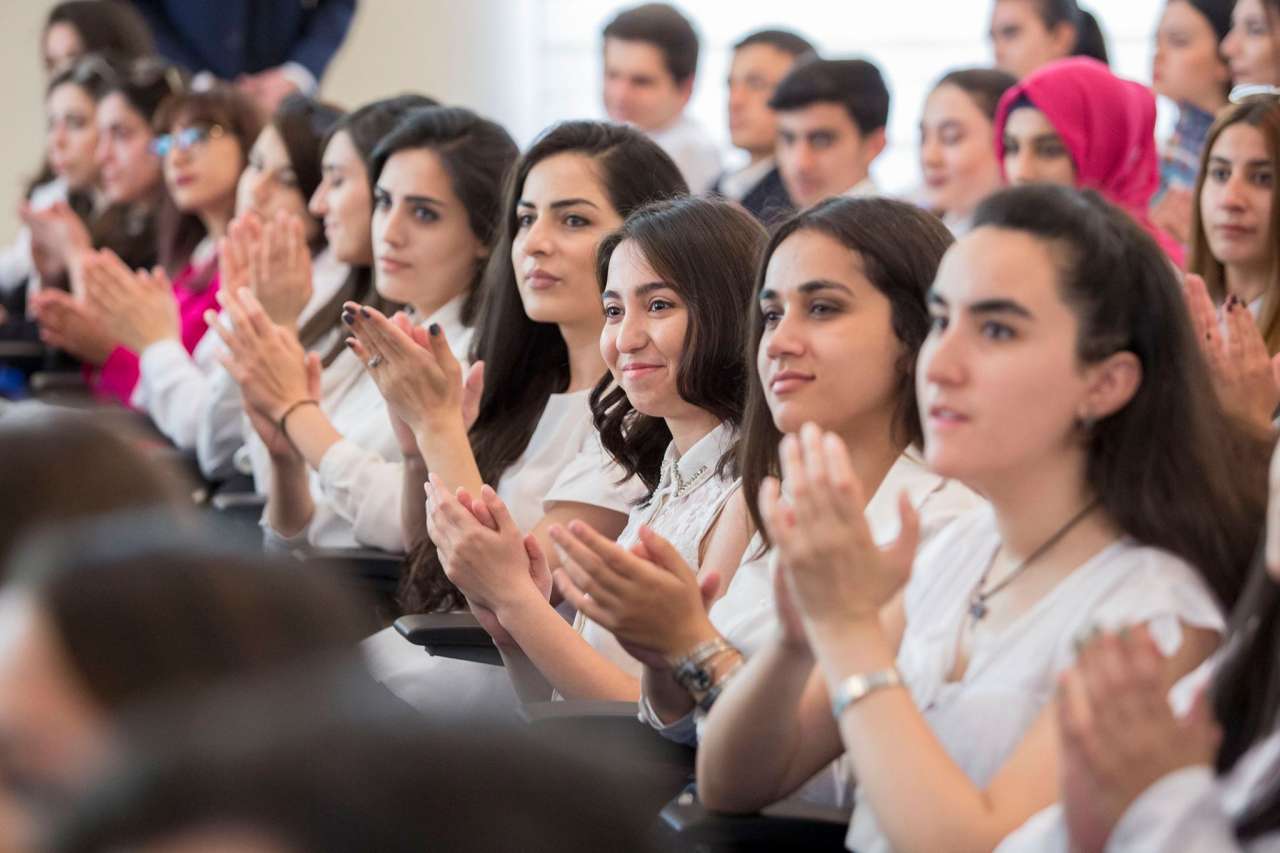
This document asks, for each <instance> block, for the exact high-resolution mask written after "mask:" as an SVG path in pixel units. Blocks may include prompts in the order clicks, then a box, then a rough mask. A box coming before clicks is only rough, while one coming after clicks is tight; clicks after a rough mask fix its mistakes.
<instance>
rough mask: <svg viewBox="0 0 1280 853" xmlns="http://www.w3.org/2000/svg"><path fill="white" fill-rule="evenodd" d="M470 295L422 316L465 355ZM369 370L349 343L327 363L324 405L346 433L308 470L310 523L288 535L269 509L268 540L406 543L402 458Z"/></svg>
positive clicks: (261, 461)
mask: <svg viewBox="0 0 1280 853" xmlns="http://www.w3.org/2000/svg"><path fill="white" fill-rule="evenodd" d="M465 299H466V295H465V294H463V295H460V296H458V297H456V298H454V299H453V300H452V301H450V302H448V303H447V304H445V305H444V306H443V307H442V308H440V310H438V311H436V312H435V313H434V314H432V315H431V316H430V317H427V318H426V319H424V320H423V321H422V323H421V324H420V325H423V326H428V325H430V324H432V323H437V324H439V326H440V329H441V331H442V332H443V334H444V336H445V340H446V341H448V343H449V348H450V349H451V350H452V351H453V353H454V355H455V356H457V357H458V358H459V359H465V358H466V357H467V352H468V350H469V349H470V347H471V335H472V330H471V327H469V326H464V325H463V324H462V304H463V301H464V300H465ZM366 371H367V368H366V367H365V365H363V364H362V363H361V362H360V359H359V358H357V357H356V354H355V353H354V352H352V351H351V350H349V349H348V350H345V351H344V352H343V353H342V354H341V355H339V356H338V357H337V358H336V359H334V362H333V364H331V365H329V368H328V369H327V370H325V371H324V374H323V376H322V378H321V383H322V384H321V401H320V409H321V411H323V412H324V413H325V415H326V416H328V418H329V422H330V423H332V424H333V428H334V429H335V430H337V432H338V434H339V435H341V436H342V439H341V440H340V441H337V442H335V443H334V444H333V446H332V447H330V448H329V449H328V450H327V451H325V454H324V456H323V457H322V458H321V460H320V466H319V468H318V469H316V470H313V471H310V472H308V477H309V480H310V486H311V499H312V500H313V501H314V502H315V513H314V514H313V515H312V516H311V522H310V523H309V524H308V525H307V528H306V530H305V531H303V532H301V533H299V534H298V535H296V536H293V537H283V536H281V535H280V534H279V533H277V532H276V531H274V530H272V529H271V528H270V526H269V525H268V524H267V522H266V516H265V514H264V516H263V520H262V525H263V529H264V531H265V533H266V537H267V541H268V543H269V544H271V545H273V546H275V547H285V548H291V547H298V546H302V545H304V544H310V545H311V546H312V547H315V548H342V549H348V548H379V549H381V550H383V551H391V552H403V551H404V539H403V534H402V531H401V525H400V496H401V493H402V491H403V489H404V458H403V456H402V455H401V453H400V444H399V442H398V441H397V440H396V436H395V432H394V431H393V430H392V429H391V421H390V420H389V419H388V416H387V405H386V402H385V401H384V400H383V399H382V394H381V392H379V391H378V386H377V384H376V383H375V382H374V381H373V379H372V378H370V377H369V376H368V374H367V372H366ZM246 435H247V436H248V437H249V440H248V441H247V442H246V446H247V447H248V448H249V451H250V456H251V458H252V461H253V476H254V482H255V484H256V488H257V489H258V491H259V492H266V491H267V490H268V489H267V483H268V482H269V472H270V470H271V461H270V457H269V456H268V455H267V451H266V447H265V446H264V445H263V444H262V440H261V439H260V438H259V437H258V436H257V435H256V434H253V432H252V429H249V430H248V432H246Z"/></svg>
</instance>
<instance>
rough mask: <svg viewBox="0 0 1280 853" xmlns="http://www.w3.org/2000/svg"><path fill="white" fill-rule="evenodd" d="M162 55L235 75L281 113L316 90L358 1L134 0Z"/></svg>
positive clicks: (262, 101) (229, 76)
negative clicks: (292, 98) (296, 96)
mask: <svg viewBox="0 0 1280 853" xmlns="http://www.w3.org/2000/svg"><path fill="white" fill-rule="evenodd" d="M133 4H134V6H136V7H137V9H138V11H139V12H141V13H142V15H143V17H145V18H146V19H147V23H148V24H150V26H151V32H152V34H153V35H154V37H155V41H156V48H157V49H158V51H159V52H160V54H161V55H162V56H164V57H165V58H166V59H168V60H170V61H171V62H174V63H176V64H178V65H180V66H183V67H184V68H187V69H188V70H190V71H191V72H192V73H193V74H197V75H199V74H200V73H201V72H205V73H208V74H211V75H213V76H214V77H219V78H221V79H223V80H233V81H235V83H236V85H238V86H240V87H241V88H242V89H244V90H245V91H246V92H248V93H249V94H250V95H252V96H253V97H254V98H255V100H257V101H258V103H259V104H261V105H262V107H263V109H264V110H266V111H267V112H273V111H274V110H275V108H276V106H278V105H279V103H280V101H282V100H284V98H285V97H286V96H287V95H289V94H291V93H293V92H299V91H300V92H303V93H306V94H310V93H311V92H313V91H315V88H316V86H317V85H318V84H319V82H320V78H321V77H323V76H324V71H325V68H327V67H328V65H329V61H330V60H331V59H332V58H333V55H334V54H335V53H336V52H337V50H338V48H339V47H340V46H341V45H342V41H343V39H344V38H346V35H347V29H348V28H349V27H350V26H351V19H352V17H353V16H354V15H355V9H356V0H212V2H192V0H133Z"/></svg>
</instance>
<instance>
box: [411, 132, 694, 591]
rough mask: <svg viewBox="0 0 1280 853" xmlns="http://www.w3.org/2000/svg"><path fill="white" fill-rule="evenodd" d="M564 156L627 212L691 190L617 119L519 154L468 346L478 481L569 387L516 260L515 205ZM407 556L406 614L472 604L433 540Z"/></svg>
mask: <svg viewBox="0 0 1280 853" xmlns="http://www.w3.org/2000/svg"><path fill="white" fill-rule="evenodd" d="M559 154H577V155H582V156H584V157H587V158H589V159H590V160H591V161H592V162H593V163H594V165H595V170H596V173H597V175H598V176H599V179H600V183H601V185H602V187H603V189H604V194H605V196H606V197H607V198H608V199H609V202H610V204H612V205H613V209H614V210H615V211H617V213H618V215H619V216H622V217H624V218H625V217H626V216H629V215H630V214H631V213H632V212H633V211H635V210H637V209H638V208H640V207H642V206H644V205H645V204H648V203H649V202H652V201H659V200H661V199H665V198H670V197H672V196H677V195H684V194H687V193H688V192H689V186H688V184H686V183H685V181H684V178H683V177H681V176H680V170H679V169H677V168H676V165H675V163H673V162H672V161H671V158H670V157H668V156H667V154H666V152H664V151H663V150H662V149H661V148H659V147H658V145H657V143H655V142H653V141H652V140H650V139H649V138H648V137H647V136H644V135H643V134H641V133H640V132H639V131H637V130H633V129H631V128H628V127H624V126H622V125H618V124H607V123H604V122H593V121H570V122H564V123H562V124H557V125H554V126H553V127H551V128H549V129H548V130H546V131H545V132H544V133H543V134H542V135H541V136H540V137H538V139H537V140H535V141H534V143H533V145H532V146H531V147H530V148H529V150H528V151H526V152H525V153H524V154H523V155H522V156H521V157H520V159H519V160H518V161H516V165H515V168H514V169H512V170H511V174H510V176H509V177H508V179H507V185H506V188H505V190H504V193H503V205H502V214H501V221H500V222H499V226H498V228H499V230H498V239H497V243H496V245H495V247H494V250H493V252H491V253H490V255H489V263H488V266H487V268H486V270H485V280H484V284H483V285H482V287H483V289H484V297H483V298H484V301H483V304H482V308H481V311H480V321H479V323H478V325H477V326H476V333H475V343H474V344H473V350H472V360H473V361H475V360H483V361H484V365H485V376H484V378H485V382H484V393H483V395H482V397H481V400H480V413H479V416H478V417H477V418H476V422H475V424H474V425H473V426H472V427H471V432H470V438H471V450H472V452H473V453H474V454H475V458H476V465H477V466H478V467H479V469H480V477H481V479H482V480H483V481H484V482H486V483H488V484H490V485H492V486H494V487H495V488H496V487H497V485H498V483H499V481H500V480H501V479H502V475H503V473H504V472H505V471H506V470H507V469H508V468H509V467H511V466H512V465H513V464H514V463H515V461H516V460H517V459H519V458H520V455H521V454H522V453H524V450H525V448H526V447H528V446H529V440H530V439H531V438H532V437H533V431H534V429H535V428H536V427H537V425H538V419H539V418H540V417H541V416H542V410H543V409H544V408H546V405H547V401H548V400H549V399H550V398H551V395H552V394H558V393H561V392H563V391H564V390H565V389H566V388H568V387H569V349H568V347H567V346H566V345H565V342H564V338H563V337H562V336H561V334H560V329H559V327H557V326H556V325H555V324H554V323H538V322H535V321H534V320H531V319H530V318H529V315H527V314H525V312H524V303H523V301H522V300H521V298H520V286H519V283H518V282H517V281H516V274H515V269H514V267H513V266H512V260H511V245H512V243H513V241H514V240H515V237H516V234H517V233H518V232H519V230H520V225H519V222H518V221H517V214H518V210H517V205H518V202H519V201H520V195H521V193H522V192H524V184H525V179H526V178H528V177H529V172H530V171H532V170H533V168H534V166H536V165H538V164H539V163H541V162H542V161H543V160H547V159H549V158H551V157H555V156H556V155H559ZM407 562H408V570H407V571H406V572H405V573H404V577H403V579H402V582H401V585H400V595H399V599H400V606H401V607H402V608H403V609H404V610H405V611H406V612H408V613H422V612H431V611H442V610H455V609H458V608H460V607H464V606H466V605H465V601H464V600H463V597H462V595H461V593H459V592H458V590H457V589H456V588H455V587H454V586H453V584H452V583H450V582H449V579H448V578H446V577H445V575H444V570H443V569H442V568H441V566H440V560H439V558H438V557H437V555H436V551H435V546H434V545H432V544H431V541H430V540H429V539H424V540H423V541H422V542H420V543H419V544H418V545H417V546H415V547H414V548H413V550H412V551H411V552H410V554H409V558H408V561H407Z"/></svg>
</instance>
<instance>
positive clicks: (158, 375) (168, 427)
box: [129, 243, 347, 467]
mask: <svg viewBox="0 0 1280 853" xmlns="http://www.w3.org/2000/svg"><path fill="white" fill-rule="evenodd" d="M213 251H214V246H213V244H212V243H209V244H208V246H207V247H206V248H205V249H204V252H205V256H206V257H209V258H211V257H212V252H213ZM346 270H347V267H346V265H345V264H340V263H338V262H337V261H336V260H334V259H333V255H332V253H331V252H329V250H327V249H326V250H325V251H324V252H321V253H320V254H319V255H317V256H316V260H315V265H314V267H313V293H312V296H311V300H310V301H309V302H308V303H307V306H306V308H305V309H304V310H303V314H302V322H305V321H306V319H307V318H309V317H310V316H311V314H314V313H315V311H316V310H317V309H318V308H319V307H320V306H321V305H323V304H324V300H326V299H328V297H330V296H332V295H333V294H334V293H336V292H337V289H338V288H339V287H341V286H342V282H343V280H344V279H345V277H346ZM218 322H220V323H223V324H225V325H227V326H229V325H230V320H229V319H228V318H227V317H226V312H225V311H224V312H222V313H220V314H219V315H218ZM226 351H227V348H226V344H224V343H223V342H222V339H221V338H219V337H218V336H217V334H214V333H210V332H205V334H204V335H203V336H202V337H201V338H200V341H199V343H197V344H196V346H195V349H194V350H192V352H191V353H190V354H188V353H187V351H186V349H185V348H184V347H183V346H182V342H181V341H179V340H177V339H173V338H171V339H168V340H163V341H159V342H157V343H154V344H152V345H151V346H149V347H147V348H146V349H145V350H143V351H142V354H141V355H140V356H139V358H138V384H137V386H135V388H134V391H133V396H132V398H131V399H130V401H129V402H130V403H131V404H132V405H133V406H134V407H135V408H137V409H140V410H142V411H145V412H146V413H147V414H148V415H149V416H150V417H151V420H152V421H153V422H154V423H155V425H156V427H157V428H158V429H159V430H160V431H161V432H162V433H164V435H165V437H166V438H168V439H169V440H170V441H172V442H173V443H174V445H175V446H177V447H178V448H180V449H182V450H195V449H197V445H198V443H199V438H200V435H201V434H202V433H210V434H212V433H224V434H225V433H231V434H234V436H235V438H236V446H239V444H241V443H242V442H243V438H242V435H243V434H242V432H241V420H242V412H241V409H242V404H241V402H240V388H239V386H238V385H236V384H235V382H234V381H233V380H232V379H231V377H230V375H227V372H226V369H225V368H223V367H222V365H221V364H220V363H219V360H220V359H221V358H222V356H223V355H224V354H225V353H226ZM219 374H223V375H224V377H225V379H224V381H218V375H219ZM228 385H230V386H231V391H229V390H228V389H227V387H226V386H228ZM232 394H233V396H231V395H232ZM229 396H230V399H231V401H232V403H234V405H229V404H228V403H227V399H228V397H229ZM202 467H203V465H202Z"/></svg>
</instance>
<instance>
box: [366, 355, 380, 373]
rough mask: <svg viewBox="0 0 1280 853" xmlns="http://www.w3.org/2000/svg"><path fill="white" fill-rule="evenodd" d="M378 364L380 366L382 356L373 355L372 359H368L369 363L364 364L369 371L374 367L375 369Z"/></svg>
mask: <svg viewBox="0 0 1280 853" xmlns="http://www.w3.org/2000/svg"><path fill="white" fill-rule="evenodd" d="M379 364H382V356H380V355H375V356H374V357H373V358H371V359H369V361H368V362H366V366H367V367H368V368H369V369H370V370H373V369H374V368H375V367H377V366H378V365H379Z"/></svg>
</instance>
